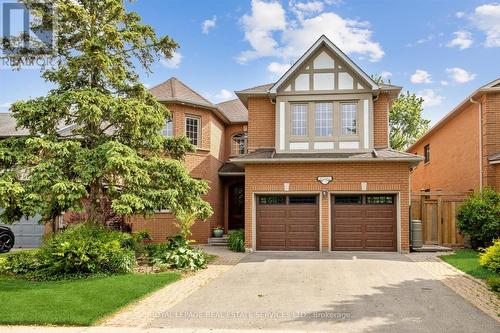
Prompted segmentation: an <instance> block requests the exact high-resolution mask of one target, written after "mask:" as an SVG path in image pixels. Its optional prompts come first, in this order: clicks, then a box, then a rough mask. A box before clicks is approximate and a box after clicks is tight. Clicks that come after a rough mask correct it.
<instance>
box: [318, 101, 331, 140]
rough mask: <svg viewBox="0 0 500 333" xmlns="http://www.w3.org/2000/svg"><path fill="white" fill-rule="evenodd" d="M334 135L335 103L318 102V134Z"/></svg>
mask: <svg viewBox="0 0 500 333" xmlns="http://www.w3.org/2000/svg"><path fill="white" fill-rule="evenodd" d="M332 135H333V104H332V103H316V136H332Z"/></svg>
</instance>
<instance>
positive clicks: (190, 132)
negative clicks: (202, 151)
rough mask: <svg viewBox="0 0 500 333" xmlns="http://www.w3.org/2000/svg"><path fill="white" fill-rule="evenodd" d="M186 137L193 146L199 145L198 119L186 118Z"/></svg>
mask: <svg viewBox="0 0 500 333" xmlns="http://www.w3.org/2000/svg"><path fill="white" fill-rule="evenodd" d="M186 136H187V138H188V139H189V141H190V142H191V144H193V145H195V146H199V144H200V142H199V141H200V118H198V117H191V116H190V117H186Z"/></svg>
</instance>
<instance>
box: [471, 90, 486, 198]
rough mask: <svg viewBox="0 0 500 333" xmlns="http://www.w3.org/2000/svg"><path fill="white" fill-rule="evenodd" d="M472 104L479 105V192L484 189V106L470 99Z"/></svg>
mask: <svg viewBox="0 0 500 333" xmlns="http://www.w3.org/2000/svg"><path fill="white" fill-rule="evenodd" d="M469 101H470V102H471V103H474V104H477V105H479V190H480V191H481V190H482V189H483V104H482V103H481V102H479V101H475V100H474V99H473V98H472V97H471V98H469Z"/></svg>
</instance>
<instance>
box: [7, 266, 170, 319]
mask: <svg viewBox="0 0 500 333" xmlns="http://www.w3.org/2000/svg"><path fill="white" fill-rule="evenodd" d="M179 278H180V274H178V273H173V272H167V273H159V274H123V275H115V276H109V277H93V278H89V279H83V280H69V281H56V282H30V281H25V280H17V279H8V278H2V277H0V324H4V325H5V324H37V325H91V324H92V323H94V322H96V321H97V320H99V319H102V318H103V317H105V316H107V315H110V314H111V313H113V312H115V311H117V310H118V309H119V308H121V307H123V306H124V305H127V304H128V303H130V302H132V301H134V300H137V299H139V298H141V297H143V296H145V295H146V294H149V293H151V292H152V291H154V290H157V289H159V288H161V287H163V286H165V285H167V284H169V283H172V282H174V281H177V280H178V279H179Z"/></svg>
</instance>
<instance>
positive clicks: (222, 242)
mask: <svg viewBox="0 0 500 333" xmlns="http://www.w3.org/2000/svg"><path fill="white" fill-rule="evenodd" d="M208 245H212V246H227V235H223V236H222V237H210V238H209V239H208Z"/></svg>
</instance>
